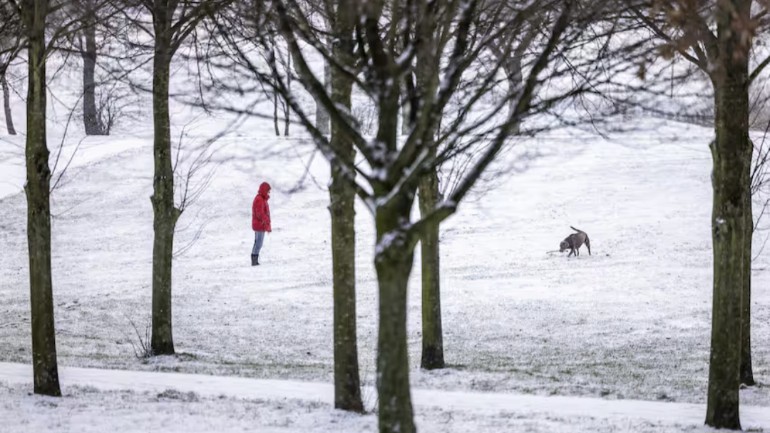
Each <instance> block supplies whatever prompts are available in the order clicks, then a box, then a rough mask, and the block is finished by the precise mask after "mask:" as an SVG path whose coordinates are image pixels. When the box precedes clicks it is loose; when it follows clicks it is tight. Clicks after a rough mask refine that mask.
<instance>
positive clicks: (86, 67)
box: [80, 10, 106, 135]
mask: <svg viewBox="0 0 770 433" xmlns="http://www.w3.org/2000/svg"><path fill="white" fill-rule="evenodd" d="M84 19H85V20H86V22H85V23H84V28H83V36H84V39H85V47H81V50H82V51H81V52H80V55H81V57H83V124H84V127H85V130H86V134H87V135H106V132H105V128H104V125H102V121H101V118H100V117H99V112H98V110H97V108H96V78H95V77H96V57H97V53H96V22H95V17H94V15H93V10H91V11H90V12H89V13H87V14H86V15H85V18H84Z"/></svg>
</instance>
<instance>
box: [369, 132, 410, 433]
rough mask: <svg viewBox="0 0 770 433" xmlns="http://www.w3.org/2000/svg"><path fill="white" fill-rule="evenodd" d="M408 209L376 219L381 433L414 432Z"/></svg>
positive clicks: (399, 207) (385, 210) (406, 203)
mask: <svg viewBox="0 0 770 433" xmlns="http://www.w3.org/2000/svg"><path fill="white" fill-rule="evenodd" d="M394 130H395V128H394ZM411 205H412V202H411V201H410V200H407V199H406V198H404V199H402V200H399V201H398V202H397V203H394V204H392V205H391V206H389V207H381V208H379V209H378V210H377V214H376V216H375V218H376V225H377V248H378V252H377V257H376V258H375V268H376V270H377V282H378V284H379V295H380V299H379V302H380V305H379V311H380V327H379V336H378V340H377V391H378V394H379V399H378V401H379V413H378V416H379V427H380V433H413V432H415V431H416V429H415V425H414V414H413V409H412V398H411V394H410V389H409V354H408V347H407V339H406V301H407V296H406V295H407V283H408V281H409V274H410V273H411V272H412V261H413V256H414V254H413V251H412V250H411V249H409V248H408V247H407V242H406V239H404V238H403V236H404V235H403V232H402V231H401V230H402V224H403V223H404V221H409V214H410V210H411Z"/></svg>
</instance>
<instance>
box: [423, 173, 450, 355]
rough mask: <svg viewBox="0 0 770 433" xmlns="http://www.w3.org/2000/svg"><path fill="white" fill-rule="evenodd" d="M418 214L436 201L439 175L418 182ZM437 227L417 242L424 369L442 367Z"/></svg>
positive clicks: (425, 213)
mask: <svg viewBox="0 0 770 433" xmlns="http://www.w3.org/2000/svg"><path fill="white" fill-rule="evenodd" d="M419 191H420V194H419V196H420V214H421V215H422V217H423V218H424V217H425V216H427V215H428V214H429V213H430V212H431V211H432V210H433V209H435V207H436V203H438V200H439V189H438V173H436V171H435V170H434V171H433V172H432V173H430V174H429V175H428V176H426V177H425V178H424V179H423V180H422V182H421V183H420V189H419ZM439 228H440V227H439V224H433V225H431V226H430V227H428V228H427V230H426V231H425V234H424V235H423V237H422V239H421V240H420V251H421V257H422V359H421V361H420V366H421V367H422V368H424V369H426V370H433V369H438V368H444V366H445V365H444V339H443V335H442V334H443V333H442V329H441V290H440V276H441V272H440V271H441V267H440V266H439V259H440V254H439Z"/></svg>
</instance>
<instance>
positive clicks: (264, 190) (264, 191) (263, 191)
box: [259, 182, 270, 200]
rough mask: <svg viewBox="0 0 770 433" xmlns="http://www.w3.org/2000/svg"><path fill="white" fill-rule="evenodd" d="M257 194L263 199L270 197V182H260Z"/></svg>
mask: <svg viewBox="0 0 770 433" xmlns="http://www.w3.org/2000/svg"><path fill="white" fill-rule="evenodd" d="M259 195H261V196H262V198H264V199H265V200H267V199H269V198H270V184H269V183H267V182H262V185H260V186H259Z"/></svg>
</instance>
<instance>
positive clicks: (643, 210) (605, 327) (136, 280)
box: [0, 120, 770, 432]
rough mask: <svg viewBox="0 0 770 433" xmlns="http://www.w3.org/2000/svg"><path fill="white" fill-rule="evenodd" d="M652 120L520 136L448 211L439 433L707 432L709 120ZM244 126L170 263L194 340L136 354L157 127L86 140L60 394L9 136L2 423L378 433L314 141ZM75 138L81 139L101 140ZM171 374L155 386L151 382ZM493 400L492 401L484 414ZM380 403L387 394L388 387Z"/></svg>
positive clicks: (75, 167)
mask: <svg viewBox="0 0 770 433" xmlns="http://www.w3.org/2000/svg"><path fill="white" fill-rule="evenodd" d="M209 123H211V122H209ZM225 123H226V122H222V124H223V125H224V124H225ZM638 124H639V129H638V131H636V132H627V133H624V134H622V135H618V136H614V137H611V138H610V139H604V138H600V137H599V136H598V135H596V134H591V133H587V132H580V131H577V130H569V131H560V132H553V133H550V134H547V135H545V136H543V137H540V138H537V139H532V140H527V141H525V142H523V143H520V144H519V152H520V153H521V151H522V150H527V151H528V152H527V154H528V155H530V156H531V159H525V160H520V161H518V162H517V163H516V164H500V165H498V167H497V168H498V169H500V170H502V169H511V170H508V174H506V175H504V176H502V177H497V178H495V179H491V180H490V181H489V182H488V183H486V184H485V185H483V186H482V187H481V188H479V189H478V190H477V191H476V193H475V194H474V196H473V197H472V198H471V200H469V201H467V202H465V203H463V204H462V205H461V207H460V210H459V213H458V214H457V215H455V216H453V217H452V218H451V219H450V220H449V221H448V222H446V224H444V226H443V229H442V238H441V248H442V251H441V254H442V258H441V259H442V312H443V323H444V343H445V356H446V360H447V362H448V363H449V367H448V368H447V369H445V370H440V371H432V372H427V371H421V370H420V369H419V356H420V291H419V282H420V278H419V266H415V272H414V273H413V276H412V279H411V284H410V299H409V347H410V361H411V366H412V369H411V379H412V384H413V386H414V388H415V390H416V391H415V406H416V413H417V422H418V427H420V429H421V431H430V432H432V431H435V432H438V431H442V432H443V431H450V432H451V431H457V432H461V431H481V432H483V431H501V430H502V431H532V432H553V431H567V432H573V431H586V432H589V431H591V432H595V431H607V432H610V431H612V432H615V431H650V432H659V431H664V432H668V431H701V430H706V429H705V428H704V427H702V422H703V419H704V418H705V409H704V406H703V404H704V403H705V396H706V385H707V378H708V353H709V338H710V309H711V260H712V256H711V254H712V252H711V237H710V214H711V186H710V180H709V179H710V178H709V176H710V170H711V158H710V154H709V151H708V147H707V143H708V142H709V141H710V140H711V135H712V134H711V131H710V130H709V129H708V128H698V127H692V126H686V125H681V124H675V123H669V122H662V121H660V122H659V121H651V120H644V121H642V120H639V121H638ZM148 127H149V126H148ZM223 128H224V126H223ZM209 129H210V131H209ZM214 131H215V128H211V127H207V129H204V130H203V131H200V130H199V131H193V132H191V136H190V137H188V139H187V143H190V144H192V143H202V142H203V141H205V139H206V138H207V137H208V136H210V135H212V134H213V133H214ZM239 131H240V132H234V133H231V134H228V135H226V136H225V137H223V138H222V139H221V140H220V141H218V142H217V143H216V148H217V151H216V152H215V154H214V159H215V163H214V164H212V165H211V166H210V167H212V168H215V169H216V171H215V174H214V176H213V177H212V179H211V183H210V185H209V186H208V188H207V189H206V190H205V192H204V193H203V195H202V196H201V197H200V199H199V200H198V201H197V202H196V203H195V204H193V205H192V206H191V207H190V208H189V209H188V210H187V211H186V212H185V214H184V215H183V217H182V219H181V220H180V223H179V228H180V231H179V233H178V236H177V239H176V242H177V245H178V246H179V247H180V248H182V247H184V246H185V245H188V243H189V242H190V241H191V240H194V239H195V238H196V235H197V234H198V233H200V235H199V237H198V238H197V241H195V242H194V243H192V244H191V245H190V246H189V249H186V251H184V252H183V253H182V254H180V255H179V256H178V257H177V258H176V260H175V264H174V287H173V290H174V300H173V307H174V311H173V314H174V340H175V345H176V349H177V351H178V355H177V356H173V357H158V358H153V359H149V360H142V359H137V358H136V357H135V356H134V349H133V347H134V346H136V345H137V344H138V340H139V338H138V337H137V334H136V332H135V330H134V328H133V327H132V325H131V324H130V322H131V321H133V322H134V323H135V324H136V325H137V326H138V328H139V333H140V334H141V335H142V338H144V327H145V326H146V325H147V324H148V323H149V316H150V304H151V292H150V275H151V249H152V245H151V243H152V210H151V205H150V200H149V196H150V194H151V187H152V152H151V138H150V134H149V132H148V131H147V130H146V129H145V130H140V129H139V128H137V131H136V133H135V134H134V135H129V134H124V135H120V136H114V137H108V138H104V137H89V138H86V139H84V140H83V141H82V144H80V147H79V148H78V151H77V152H76V153H75V156H74V158H73V160H72V164H71V165H70V167H69V169H68V171H67V172H66V173H65V175H64V177H63V181H62V183H61V184H60V186H59V187H58V188H57V189H56V190H55V191H54V194H53V197H52V209H53V214H54V218H53V274H54V275H53V277H54V298H55V314H56V328H57V349H58V357H59V363H60V365H61V366H62V388H63V392H64V394H65V397H64V398H62V399H51V398H44V397H38V396H33V395H29V393H30V392H31V385H30V381H31V374H23V373H19V368H23V366H22V367H20V366H19V365H18V364H24V365H29V364H30V362H31V354H30V352H31V350H30V344H31V343H30V337H29V331H30V323H29V287H28V272H27V255H26V248H27V247H26V233H25V230H26V213H25V212H26V204H25V197H24V194H23V192H22V191H21V187H22V185H23V182H24V168H23V161H24V158H23V137H22V136H18V137H8V136H0V185H3V186H2V189H0V251H2V254H0V299H2V303H1V304H0V362H4V363H3V364H0V401H2V402H3V403H2V404H0V422H2V423H3V426H4V427H3V431H9V430H7V429H6V427H8V428H10V431H14V432H15V431H19V432H21V431H51V432H53V431H56V432H67V431H72V432H86V431H95V432H96V431H98V432H101V431H106V430H108V429H116V430H118V431H137V432H140V431H148V430H149V429H150V428H153V429H155V428H157V427H158V426H162V427H163V429H164V430H167V431H174V432H182V431H184V432H190V431H211V430H213V429H216V430H217V431H242V430H248V431H260V432H264V431H269V432H272V431H281V432H302V431H318V432H326V431H351V432H354V431H376V420H375V418H374V416H373V415H371V414H370V415H366V416H357V415H349V414H345V413H340V412H338V411H334V410H332V409H331V406H330V404H329V401H330V394H329V388H328V384H330V383H331V379H332V329H331V320H332V314H331V313H332V297H331V253H330V249H329V241H328V239H329V215H328V210H327V209H326V206H327V202H328V191H327V189H326V187H325V186H326V184H327V181H328V165H327V164H326V163H325V161H323V160H322V157H321V155H320V154H316V155H315V156H313V150H312V149H313V147H312V144H310V143H309V142H308V141H307V140H306V139H303V138H301V137H299V136H298V137H297V138H288V139H286V138H276V137H272V136H270V135H268V134H267V133H266V131H269V129H267V128H263V129H254V130H253V132H251V133H249V132H248V130H244V128H240V129H239ZM295 131H298V128H295ZM196 134H197V135H196ZM71 135H72V136H71V137H69V138H68V139H67V140H66V145H65V151H64V154H65V155H69V154H71V153H72V152H73V149H75V147H76V146H77V145H78V143H80V141H81V138H82V137H80V136H76V135H77V134H71ZM50 145H51V147H52V148H56V147H57V146H58V141H57V140H54V139H52V140H51V141H50ZM52 153H54V154H55V152H52ZM65 159H66V158H65ZM509 159H510V158H509ZM52 160H53V156H52ZM60 164H61V163H60ZM59 167H61V165H60V166H59ZM306 168H307V169H308V170H306ZM306 171H308V174H307V176H305V172H306ZM263 180H266V181H268V182H270V183H271V184H272V186H273V192H272V198H271V201H270V206H271V213H272V219H273V228H274V229H273V233H272V234H270V235H269V236H268V237H267V239H266V242H265V246H264V249H263V252H262V255H261V256H260V261H261V262H262V265H261V266H259V267H251V266H249V254H250V248H251V243H252V241H253V239H252V236H253V233H252V232H251V230H250V228H251V227H250V206H251V201H252V199H253V196H254V194H255V193H256V190H257V187H258V185H259V183H260V182H261V181H263ZM298 185H301V187H298ZM570 225H572V226H575V227H578V228H580V229H583V230H585V231H586V232H588V234H589V235H590V238H591V245H592V253H593V254H592V255H590V256H589V255H588V254H587V251H586V250H582V251H581V255H580V256H579V257H577V258H567V257H566V255H560V254H549V253H548V251H551V250H555V249H557V248H558V243H559V241H561V240H562V239H563V238H564V237H565V236H567V235H568V234H569V233H570V232H571V230H570V228H569V226H570ZM357 230H358V235H359V236H358V248H357V257H358V275H357V278H358V286H357V288H358V318H359V323H358V324H359V328H358V333H359V350H360V354H359V357H360V361H361V375H362V378H363V380H364V381H365V382H366V384H367V385H368V386H371V385H372V384H373V380H374V359H375V347H376V337H377V308H376V303H377V291H376V282H375V278H374V272H373V266H372V263H371V262H372V252H373V240H374V239H373V237H374V235H373V229H372V223H371V217H370V215H369V214H368V211H367V210H366V209H365V208H364V207H363V206H359V208H358V214H357ZM762 239H764V235H763V234H762V233H760V234H758V235H757V254H758V258H757V259H756V261H755V263H754V274H753V287H754V291H753V298H752V303H753V305H752V320H753V325H754V326H753V333H752V339H753V350H754V353H753V356H754V372H755V375H756V379H757V380H758V381H759V382H760V385H759V386H757V387H753V388H749V389H744V390H742V391H741V398H742V402H743V404H744V413H743V415H744V416H743V421H744V427H747V428H748V427H750V428H753V429H755V431H763V429H764V431H768V430H770V423H768V420H767V414H768V413H770V292H769V291H768V290H767V288H768V287H769V286H770V274H769V273H768V271H767V268H768V266H769V265H770V257H769V256H768V252H767V251H763V252H761V253H760V247H761V240H762ZM417 259H419V256H418V257H417ZM416 263H419V261H417V262H416ZM8 363H10V364H8ZM74 367H81V368H99V369H117V370H135V371H140V370H141V371H148V372H149V371H154V372H178V373H184V374H202V375H215V376H240V377H243V378H255V379H270V380H281V381H284V380H289V381H291V382H276V383H278V384H277V385H275V386H276V387H277V388H278V389H279V390H280V389H284V388H282V385H280V384H285V386H286V387H288V386H299V387H300V388H302V387H303V385H297V383H298V382H307V384H306V385H305V386H306V390H305V389H302V390H301V391H300V392H307V394H308V396H307V397H305V398H300V399H297V398H296V395H284V394H281V393H279V392H277V391H276V392H275V393H271V392H267V391H269V388H270V386H261V387H260V386H257V385H255V387H254V388H250V389H252V391H251V392H249V393H241V392H240V391H238V389H241V388H237V387H236V388H237V389H233V388H232V387H231V386H230V385H228V384H229V383H231V382H227V381H226V380H234V381H235V380H238V379H234V378H230V379H226V378H223V379H221V380H222V381H223V382H217V383H218V385H216V386H214V385H211V386H210V387H206V386H204V385H201V386H198V385H192V383H198V382H196V381H198V380H200V381H202V382H201V383H205V380H204V379H197V378H198V377H199V376H178V379H176V380H173V379H168V378H170V377H172V376H169V375H163V376H139V375H137V376H130V375H129V376H125V375H126V374H128V373H124V372H114V373H109V372H104V371H101V372H100V373H99V376H100V377H104V378H107V379H106V380H105V381H101V380H100V381H96V380H94V383H89V379H88V378H89V377H94V376H89V374H87V372H88V371H91V370H79V369H76V368H74ZM127 377H128V378H131V377H133V378H135V379H137V380H136V381H133V382H132V381H131V380H128V379H125V378H127ZM156 377H157V378H158V379H157V381H158V382H157V385H156V386H154V387H149V388H148V387H145V386H144V385H142V383H145V382H141V383H140V380H139V379H138V378H145V379H146V381H153V382H154V381H155V380H156V379H148V378H156ZM121 378H123V379H121ZM161 378H162V379H161ZM194 378H196V379H194ZM145 379H142V381H145ZM188 379H189V380H188ZM113 380H114V381H115V382H110V381H113ZM166 380H171V381H170V382H166ZM211 380H219V379H215V378H211ZM110 383H112V385H110ZM232 383H235V382H232ZM238 383H244V384H245V383H254V384H260V383H262V384H264V383H265V382H238ZM269 383H274V382H269ZM322 384H326V385H322ZM233 386H235V385H233ZM243 386H244V387H246V385H243ZM271 386H272V385H271ZM254 390H256V391H254ZM260 390H265V395H264V396H262V397H260V395H259V392H260ZM319 390H320V391H319ZM417 390H419V391H417ZM319 392H320V394H319ZM482 393H484V394H482ZM220 395H221V397H220ZM482 395H483V396H486V395H489V396H490V397H489V399H490V400H489V402H490V403H489V404H490V407H489V408H487V409H484V408H483V406H484V405H485V404H487V400H485V399H484V398H482ZM281 396H282V397H281ZM543 396H559V398H554V399H541V398H540V397H543ZM562 397H563V398H562ZM576 397H579V398H576ZM365 398H366V402H365V403H366V406H367V408H368V409H373V408H374V407H375V406H376V396H375V395H374V392H373V391H371V388H367V390H366V391H365ZM622 400H629V401H628V402H626V401H622ZM462 401H467V402H468V403H467V405H465V404H466V403H463V404H460V403H458V402H462ZM640 401H641V402H640ZM491 402H495V403H494V404H493V403H491ZM501 402H502V403H501ZM607 402H610V403H613V404H611V405H610V404H609V403H607ZM503 404H507V405H509V406H510V407H503V406H501V405H503ZM605 404H607V405H606V406H605ZM538 405H542V408H541V406H538ZM646 405H652V406H646ZM618 408H620V409H618ZM624 408H625V409H624ZM649 408H653V409H649ZM616 411H619V412H616ZM581 414H582V415H581Z"/></svg>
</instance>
